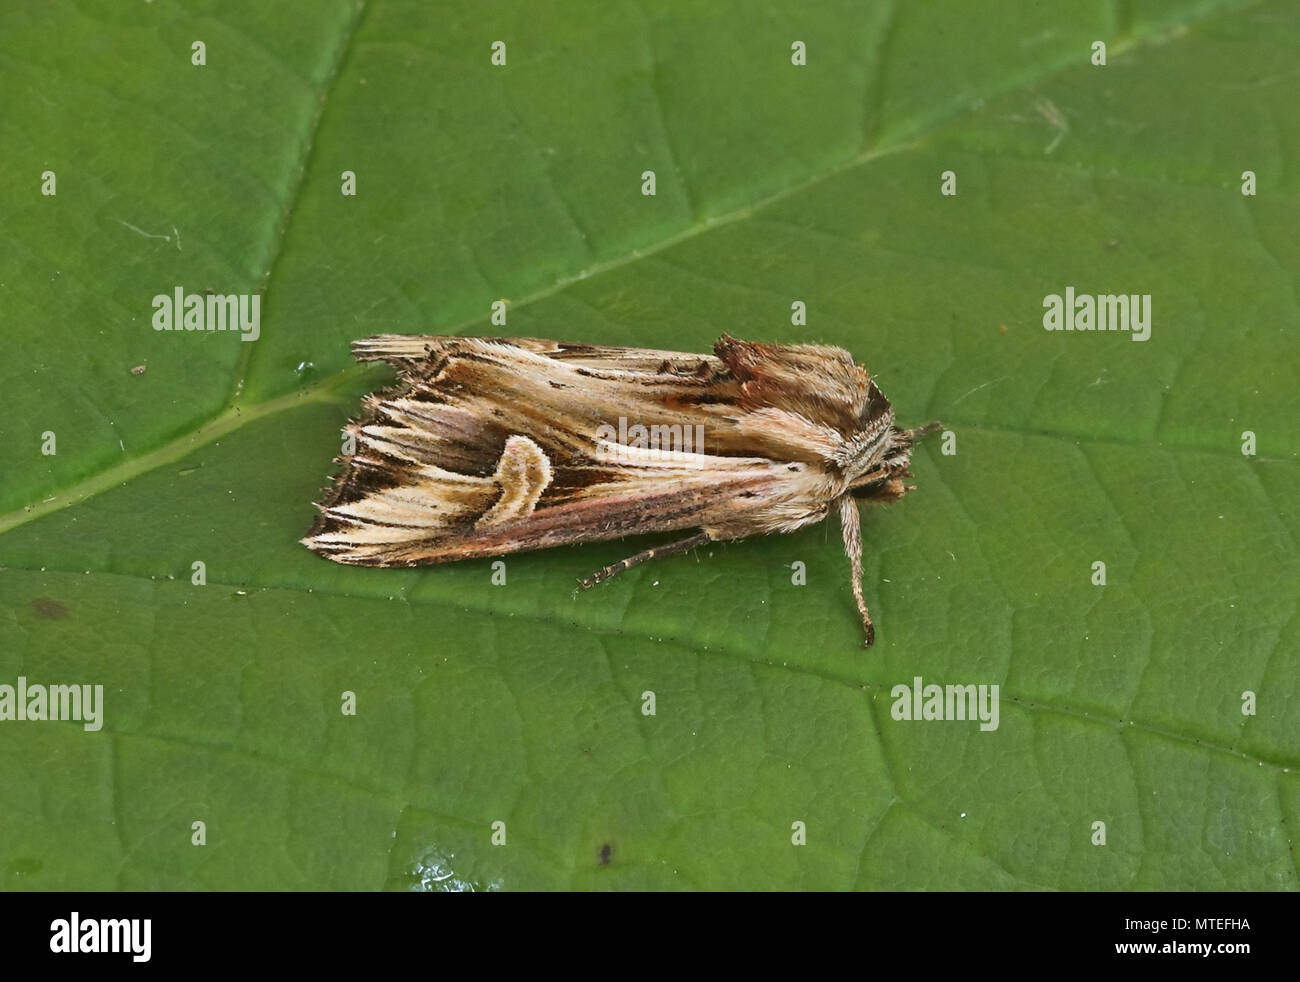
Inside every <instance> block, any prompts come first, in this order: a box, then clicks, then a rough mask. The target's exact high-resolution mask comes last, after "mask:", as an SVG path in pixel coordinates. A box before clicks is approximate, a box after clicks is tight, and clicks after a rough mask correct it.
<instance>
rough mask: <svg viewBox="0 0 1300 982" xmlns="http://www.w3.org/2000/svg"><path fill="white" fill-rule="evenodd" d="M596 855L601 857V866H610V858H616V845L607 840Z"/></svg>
mask: <svg viewBox="0 0 1300 982" xmlns="http://www.w3.org/2000/svg"><path fill="white" fill-rule="evenodd" d="M596 855H597V856H598V857H599V858H600V865H601V866H608V865H609V862H610V860H611V859H613V858H614V847H613V846H612V845H610V844H609V843H608V842H606V843H605V844H604V845H603V846H601V847H600V851H599V852H598V853H597V854H596Z"/></svg>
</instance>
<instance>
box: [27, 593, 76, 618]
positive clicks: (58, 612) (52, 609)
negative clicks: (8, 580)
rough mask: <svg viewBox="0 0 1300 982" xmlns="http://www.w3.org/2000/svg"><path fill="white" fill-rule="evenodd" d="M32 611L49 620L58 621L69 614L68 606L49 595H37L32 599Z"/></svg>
mask: <svg viewBox="0 0 1300 982" xmlns="http://www.w3.org/2000/svg"><path fill="white" fill-rule="evenodd" d="M32 613H33V614H35V615H36V616H37V617H42V618H44V619H45V620H47V621H57V620H61V619H62V618H64V617H67V616H68V608H67V607H65V606H64V605H63V604H61V603H59V602H58V601H57V600H51V599H50V598H49V597H37V598H36V599H35V600H33V601H32Z"/></svg>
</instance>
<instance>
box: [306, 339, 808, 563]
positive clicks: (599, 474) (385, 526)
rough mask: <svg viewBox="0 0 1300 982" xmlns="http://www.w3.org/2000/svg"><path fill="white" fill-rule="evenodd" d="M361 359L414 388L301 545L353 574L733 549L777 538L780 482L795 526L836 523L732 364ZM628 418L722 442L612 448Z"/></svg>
mask: <svg viewBox="0 0 1300 982" xmlns="http://www.w3.org/2000/svg"><path fill="white" fill-rule="evenodd" d="M354 351H355V353H356V355H357V357H358V358H360V359H362V360H384V361H389V362H391V363H393V364H394V365H395V366H396V367H397V368H398V384H397V386H396V387H395V388H393V389H391V390H388V391H386V392H381V393H376V394H374V395H371V396H369V397H367V399H366V400H365V403H364V409H365V412H364V414H363V416H362V418H361V419H359V420H357V421H354V422H353V423H351V424H349V426H348V431H349V432H350V433H351V434H352V436H353V438H354V440H355V445H356V450H355V452H354V453H353V454H351V455H349V456H347V457H344V458H341V462H342V464H343V469H342V471H341V472H340V474H339V476H338V477H337V478H336V480H335V482H334V485H333V486H332V488H330V489H329V490H328V491H327V493H326V496H325V498H324V500H323V501H322V502H321V504H320V505H319V508H320V510H321V514H320V515H319V517H318V518H317V520H316V522H315V524H314V525H313V527H312V529H311V530H310V532H309V533H308V535H307V537H306V538H304V539H303V542H304V544H306V545H307V546H309V547H310V548H312V549H314V550H315V551H317V552H319V553H321V554H323V555H326V556H328V557H329V558H331V559H334V560H336V561H338V562H344V563H351V564H356V565H378V566H409V565H419V564H423V563H433V562H445V561H452V560H457V559H465V558H471V557H476V556H494V555H500V554H503V553H506V552H513V551H518V550H521V549H537V548H544V547H547V546H552V545H561V544H565V543H573V542H585V541H595V540H604V539H611V538H618V537H621V536H625V535H630V534H636V533H643V532H647V533H648V532H660V531H669V530H675V529H684V528H704V529H710V530H712V531H713V532H714V533H715V537H717V538H735V537H740V536H743V535H750V534H757V533H759V532H762V531H771V530H772V528H769V527H767V526H768V525H770V524H771V522H770V521H768V522H767V523H766V524H765V523H764V521H763V520H762V519H761V518H759V517H758V516H757V515H754V514H752V513H754V512H756V511H758V510H759V509H757V508H755V507H752V506H751V507H749V508H746V507H745V504H744V503H745V502H753V503H755V504H758V503H763V504H764V505H769V504H770V498H771V493H772V491H773V489H774V488H777V487H788V488H789V493H788V494H786V495H785V496H784V504H780V505H779V506H778V508H777V511H778V512H780V513H781V516H780V524H782V525H784V524H788V523H789V522H790V521H791V520H794V521H805V520H815V518H814V517H813V515H814V514H816V517H820V514H821V513H823V512H822V510H821V509H818V508H814V509H812V511H811V512H810V511H809V509H807V508H806V507H803V506H801V505H800V504H799V502H800V501H806V495H805V494H803V493H801V491H800V490H799V488H798V487H797V485H800V484H805V483H807V482H808V480H809V479H810V478H812V477H813V476H814V475H813V474H812V472H811V471H810V469H809V468H807V467H805V466H803V465H797V464H793V461H794V460H796V459H797V458H795V457H792V456H790V455H789V454H787V453H786V452H785V451H786V450H791V451H798V452H799V453H802V454H803V455H805V456H809V455H808V452H807V448H806V446H805V445H804V444H803V443H801V442H800V441H798V440H795V441H794V443H793V445H792V446H790V447H786V446H785V444H787V443H790V440H789V437H788V435H787V434H785V433H784V432H783V431H782V430H781V429H780V427H778V426H776V425H774V424H775V421H774V420H766V421H764V420H763V419H762V418H756V417H755V415H754V413H753V412H752V411H751V410H746V409H744V408H742V407H741V406H740V405H739V402H738V400H739V399H740V396H741V391H740V389H741V385H742V383H740V382H739V381H738V380H737V379H736V378H735V377H734V376H733V375H732V374H731V372H730V371H729V370H728V368H727V366H726V363H725V361H724V360H723V359H722V358H719V357H717V356H710V355H700V354H691V353H685V352H672V351H659V350H652V349H641V348H611V347H601V346H593V345H577V344H572V345H571V344H562V343H559V342H554V341H544V340H540V339H532V338H465V337H440V336H421V335H416V336H406V335H383V336H379V337H377V338H367V339H363V340H361V341H358V342H356V343H355V345H354ZM620 416H621V417H622V418H623V419H625V420H626V419H634V420H636V421H637V422H639V423H641V424H643V425H647V426H649V425H662V426H668V427H674V426H675V427H677V428H678V429H680V430H683V431H684V430H685V428H687V427H689V428H692V430H694V428H695V427H702V428H703V430H702V432H705V433H708V434H709V435H710V436H711V437H712V440H713V442H716V444H717V445H716V447H714V446H707V447H704V448H702V449H703V451H704V452H690V453H676V454H669V455H665V454H662V453H657V452H655V451H653V450H646V449H638V448H636V447H631V446H625V445H623V444H620V443H617V442H613V441H611V440H608V439H601V438H600V437H599V435H598V429H599V427H600V426H601V424H604V425H606V426H609V427H611V428H616V427H617V425H618V422H619V417H620ZM811 460H812V457H811V456H809V461H811ZM737 502H739V503H740V506H739V507H738V506H737ZM769 510H770V509H769ZM805 513H807V514H805Z"/></svg>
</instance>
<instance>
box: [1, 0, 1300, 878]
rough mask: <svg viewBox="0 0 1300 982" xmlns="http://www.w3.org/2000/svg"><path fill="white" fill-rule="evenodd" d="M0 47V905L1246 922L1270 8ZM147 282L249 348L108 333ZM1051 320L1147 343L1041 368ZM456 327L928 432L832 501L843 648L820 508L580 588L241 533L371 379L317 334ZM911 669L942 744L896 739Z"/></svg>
mask: <svg viewBox="0 0 1300 982" xmlns="http://www.w3.org/2000/svg"><path fill="white" fill-rule="evenodd" d="M11 6H12V8H13V9H10V8H6V9H5V10H4V11H3V13H0V66H2V67H3V70H4V73H5V77H6V85H5V87H4V89H3V92H0V105H2V106H3V111H0V144H3V146H4V147H5V148H6V153H5V162H4V166H3V169H2V171H0V209H2V212H0V219H2V220H0V241H3V246H4V248H3V250H0V302H2V303H3V310H4V313H5V320H6V339H7V341H8V356H7V357H6V358H5V359H4V363H3V365H0V381H2V383H3V387H4V391H5V393H6V397H7V407H8V411H7V412H6V413H5V414H4V416H3V418H0V445H2V446H4V447H5V448H6V466H5V472H4V480H3V482H0V566H3V567H4V568H3V571H2V572H0V603H2V607H0V684H9V685H13V684H15V683H16V681H17V679H18V677H19V676H22V677H24V678H25V679H27V680H28V682H30V683H34V684H36V683H40V684H72V683H87V684H98V685H103V687H104V714H103V727H102V729H100V730H97V731H87V730H85V729H84V728H83V726H81V725H80V724H78V723H76V722H57V723H56V722H47V723H44V724H42V723H38V722H33V721H17V720H4V721H0V824H2V825H3V828H4V830H5V834H4V835H3V837H0V877H2V878H0V882H2V883H3V884H4V885H5V886H6V887H8V888H11V889H114V888H123V889H159V888H173V889H194V888H215V889H238V888H253V889H262V888H267V889H272V888H289V889H296V888H313V889H322V888H325V889H329V888H339V889H379V888H388V889H414V890H418V889H468V888H473V889H496V888H505V889H527V888H543V889H547V888H580V889H586V888H602V889H603V888H653V889H663V888H741V889H761V888H813V889H844V888H868V889H876V888H890V889H898V888H902V889H963V888H981V889H983V888H992V889H1003V888H1009V889H1023V888H1029V889H1039V888H1056V889H1075V890H1078V889H1295V888H1296V886H1297V874H1296V854H1295V847H1293V846H1292V844H1291V841H1290V836H1289V833H1288V832H1287V827H1288V826H1291V827H1294V826H1295V825H1296V822H1297V819H1298V818H1300V782H1298V781H1297V778H1296V774H1295V771H1296V768H1297V767H1300V751H1298V750H1297V734H1298V733H1300V691H1297V679H1300V665H1298V664H1297V652H1298V651H1300V644H1298V643H1297V642H1298V641H1300V638H1298V634H1300V631H1298V628H1297V624H1298V621H1297V616H1296V608H1297V596H1298V595H1300V590H1298V589H1297V588H1298V587H1300V555H1298V553H1297V545H1296V541H1297V536H1300V527H1298V526H1300V519H1298V516H1300V482H1297V455H1298V454H1300V425H1298V423H1297V420H1300V394H1298V391H1300V390H1297V386H1296V384H1295V381H1296V378H1297V377H1300V348H1297V345H1296V343H1295V337H1296V332H1297V331H1298V330H1300V310H1298V309H1297V295H1296V289H1297V287H1296V282H1297V277H1296V272H1297V269H1298V268H1300V244H1298V243H1300V240H1297V238H1296V236H1295V228H1296V227H1297V224H1300V197H1298V194H1300V186H1298V181H1300V176H1298V175H1300V170H1298V169H1297V167H1296V162H1297V160H1298V159H1300V117H1298V110H1297V104H1296V101H1295V98H1294V84H1293V83H1294V77H1295V67H1294V51H1295V50H1296V45H1297V43H1300V13H1297V11H1296V10H1295V9H1294V7H1293V5H1290V4H1287V3H1285V2H1283V0H1275V2H1271V3H1233V2H1219V3H1215V2H1206V0H1198V2H1193V0H1188V2H1185V3H1167V2H1162V3H1148V2H1129V3H1124V4H1118V5H1114V6H1112V5H1108V4H1098V3H1093V2H1086V3H1085V2H1063V3H1054V4H1039V3H1033V2H1029V0H1022V2H1014V3H1004V4H999V5H997V7H996V9H994V8H986V9H984V10H981V11H980V12H978V13H977V12H975V11H974V10H971V9H970V8H969V5H967V4H962V3H959V2H956V0H950V2H947V3H938V2H934V3H925V4H921V3H907V4H904V3H898V4H885V3H879V4H871V5H865V4H858V3H850V2H847V0H845V2H840V3H825V4H819V5H816V6H815V9H814V8H813V7H810V6H809V5H807V4H795V3H790V4H769V5H754V4H748V3H743V2H741V0H734V2H726V3H723V2H716V3H710V4H699V3H693V2H686V0H681V2H674V3H660V4H655V5H649V4H636V3H631V2H628V3H622V2H619V3H611V4H600V5H594V6H592V5H583V6H582V8H581V9H579V8H578V7H576V6H574V7H573V8H568V9H554V8H552V7H539V6H538V5H536V4H523V3H517V4H506V5H491V7H490V9H484V5H482V4H476V3H455V4H443V5H439V8H440V9H439V10H438V11H436V12H435V11H433V10H432V9H430V8H428V7H426V6H425V5H418V4H412V3H406V4H402V3H392V2H382V0H370V2H369V3H366V4H364V5H363V4H360V3H352V2H343V0H336V2H321V3H317V4H312V5H310V6H302V5H294V6H293V7H292V9H290V8H288V7H287V6H280V5H272V4H263V3H253V2H240V3H232V2H223V3H220V4H218V3H216V2H209V3H196V4H192V5H190V9H188V10H180V9H177V8H176V7H174V6H172V5H166V4H160V3H155V4H130V5H128V4H122V3H117V2H112V0H80V2H78V3H75V4H74V3H70V2H51V3H48V4H44V5H41V6H40V7H39V9H38V8H37V7H35V6H32V5H11ZM53 37H57V38H58V44H57V45H55V44H50V43H49V39H50V38H53ZM196 40H201V41H203V42H204V43H205V45H206V64H204V65H202V66H196V65H194V64H192V62H191V51H192V49H191V45H192V44H193V42H194V41H196ZM497 40H502V41H504V42H505V43H506V46H507V63H506V65H505V66H503V67H494V66H493V65H492V64H491V61H490V56H491V45H492V42H494V41H497ZM795 41H803V42H805V44H806V50H807V64H806V65H804V66H797V65H794V64H792V63H791V51H792V49H791V45H792V43H793V42H795ZM1095 41H1103V42H1105V44H1106V45H1107V64H1106V65H1105V66H1104V67H1103V66H1095V65H1093V64H1091V63H1090V57H1091V54H1092V45H1093V42H1095ZM646 170H653V171H655V173H656V177H657V194H656V195H655V196H653V197H648V196H643V195H642V194H641V184H642V173H643V172H644V171H646ZM1247 170H1249V171H1253V172H1254V173H1255V174H1256V176H1257V181H1258V194H1257V195H1256V196H1244V195H1243V194H1242V191H1241V185H1242V172H1243V171H1247ZM45 171H53V172H54V173H55V175H56V179H57V194H55V195H53V196H48V195H42V194H41V185H42V180H43V179H42V173H43V172H45ZM344 171H352V172H354V173H355V175H356V187H357V193H356V195H355V196H345V195H343V194H341V193H340V188H341V185H342V180H343V179H342V176H341V175H342V173H343V172H344ZM945 171H952V172H954V173H955V174H956V180H957V189H958V193H957V195H956V196H945V195H943V194H941V193H940V185H941V175H942V174H943V172H945ZM177 287H180V288H182V289H183V290H185V291H188V292H190V293H202V292H203V291H205V290H212V291H215V292H216V293H219V294H227V293H252V292H255V291H256V292H258V293H260V294H262V296H263V300H264V304H263V307H262V311H261V313H262V326H261V332H262V333H261V337H260V338H259V339H258V340H257V341H255V342H252V343H245V342H243V341H241V340H240V338H239V336H238V335H235V334H229V333H204V334H196V333H189V332H184V331H181V332H167V333H164V332H160V331H155V330H153V329H152V327H151V317H152V315H153V310H152V307H151V301H152V298H153V297H154V296H155V295H158V294H170V293H171V292H172V290H174V289H175V288H177ZM1067 287H1073V288H1074V289H1075V290H1077V291H1078V292H1080V293H1089V294H1105V293H1112V292H1124V293H1133V294H1150V295H1151V296H1152V311H1153V317H1152V330H1151V337H1150V339H1149V340H1148V341H1146V342H1141V343H1135V342H1134V341H1133V340H1132V338H1131V337H1130V336H1128V335H1126V334H1122V333H1109V332H1108V333H1105V334H1099V333H1066V332H1048V331H1045V330H1044V329H1043V327H1042V318H1043V298H1044V297H1046V296H1048V295H1050V294H1054V293H1063V292H1064V290H1065V289H1066V288H1067ZM502 298H504V299H506V300H508V301H509V305H508V311H509V324H508V333H510V334H516V335H532V336H541V337H553V338H559V339H563V340H575V341H593V342H600V343H607V344H635V345H645V346H653V347H663V348H669V349H678V350H686V351H705V350H708V349H709V347H710V345H711V344H712V342H713V341H714V340H716V338H717V336H718V335H719V334H720V333H722V332H723V331H727V332H729V333H732V334H735V335H738V336H741V337H747V338H755V339H771V340H784V341H805V340H816V341H823V342H827V343H833V344H837V345H841V346H843V347H845V348H847V349H849V350H850V351H852V352H853V353H854V354H855V356H856V357H857V358H858V359H859V360H860V361H861V362H863V363H864V364H865V365H867V367H868V368H869V369H870V370H871V371H872V373H873V375H874V376H875V377H876V378H877V379H878V381H879V382H880V384H881V386H882V388H883V389H884V391H885V392H886V394H887V395H888V396H889V397H890V398H891V400H892V401H893V403H894V405H895V408H896V410H897V411H898V413H899V418H900V419H901V420H902V421H903V422H905V423H907V424H909V425H914V424H918V423H922V422H926V421H928V420H930V419H934V418H937V419H940V420H942V421H943V423H944V424H945V426H946V427H947V428H948V429H949V430H951V431H952V432H953V433H954V434H955V440H956V444H955V446H956V453H955V454H953V455H948V454H945V453H944V452H942V445H941V441H940V440H939V439H938V438H931V439H930V440H929V441H928V442H927V443H926V444H924V446H923V448H922V449H921V450H920V451H919V452H918V454H917V456H916V458H915V461H914V470H915V473H916V484H917V485H918V490H917V491H916V492H915V493H913V494H910V495H908V497H907V499H906V500H905V501H903V502H902V503H900V504H898V505H895V506H892V507H889V508H883V509H873V510H869V511H865V512H864V539H865V542H866V550H867V557H866V562H867V574H866V577H865V589H866V594H867V597H868V600H869V602H870V604H871V607H872V611H873V614H874V615H875V617H876V620H877V624H878V626H879V639H878V641H877V644H876V647H875V648H874V649H872V650H871V651H869V652H864V651H862V650H861V649H860V647H859V645H860V640H861V639H860V626H859V624H858V622H857V618H856V614H855V612H854V608H853V604H852V600H851V598H850V595H849V584H848V582H847V580H848V571H847V563H846V561H845V559H844V557H843V555H842V550H841V547H840V545H839V533H838V530H837V529H836V528H835V527H834V522H833V521H831V522H828V523H826V524H825V525H821V526H816V527H813V528H811V529H807V530H804V531H802V532H800V533H798V534H795V535H790V536H774V537H768V538H766V539H762V540H750V541H745V542H740V543H732V544H727V545H720V546H715V547H713V548H709V549H706V550H701V551H698V552H697V553H695V554H693V555H689V556H683V557H678V558H674V559H668V560H664V561H662V562H656V563H652V564H648V565H646V566H643V567H639V568H638V569H635V570H632V571H630V572H628V573H627V574H625V575H623V576H621V577H619V578H616V579H615V580H614V581H612V582H610V583H609V584H606V585H603V586H601V587H600V588H599V589H597V590H593V591H587V592H584V593H583V594H582V595H580V596H574V595H573V587H574V585H575V580H576V579H577V578H578V577H580V576H582V575H583V574H585V573H588V572H590V571H591V570H592V569H594V568H597V567H599V566H601V565H603V564H605V563H608V562H611V561H614V560H616V559H618V558H620V557H621V556H623V555H626V554H628V553H630V552H632V551H634V550H635V549H637V548H639V547H640V546H639V544H633V543H631V542H612V543H605V544H600V545H591V546H584V547H575V548H565V549H556V550H549V551H544V552H537V553H530V554H519V555H514V556H510V557H508V559H507V561H506V569H507V583H506V585H504V586H494V585H493V584H492V582H491V561H487V560H485V561H470V562H464V563H459V564H453V565H451V566H446V567H431V568H426V569H420V570H380V569H353V568H344V567H341V566H336V565H334V564H331V563H328V562H325V561H322V560H321V559H320V558H318V557H316V556H313V555H312V554H311V553H309V552H308V551H307V550H306V549H304V548H303V547H302V546H300V545H299V544H298V543H297V539H298V538H299V537H300V536H301V535H302V534H303V533H304V531H305V530H306V528H307V526H308V525H309V524H310V521H311V518H312V514H313V512H312V509H311V504H310V503H311V501H312V500H313V499H314V498H315V497H316V494H317V489H318V488H320V487H321V485H322V484H324V483H325V482H326V481H327V480H328V477H329V474H330V471H331V464H330V463H329V462H330V459H331V458H332V457H333V456H334V455H335V454H336V453H337V452H338V447H339V428H340V426H341V425H342V423H343V422H344V421H345V420H346V419H347V418H348V416H349V415H351V414H353V413H355V412H356V411H357V407H358V401H359V399H360V397H361V395H362V394H364V393H365V392H367V391H370V390H372V389H374V388H377V387H380V386H382V385H384V384H387V380H388V378H389V375H388V373H387V372H386V371H385V370H383V369H376V368H373V367H372V368H366V369H362V368H359V367H357V366H354V365H352V364H350V358H349V354H348V342H349V341H351V340H352V339H354V338H358V337H363V336H365V335H368V334H372V333H376V332H388V331H394V332H408V333H501V329H500V328H494V327H493V326H491V325H490V324H489V323H488V321H487V316H488V312H489V306H490V304H491V303H492V302H493V301H494V300H497V299H502ZM795 300H803V301H805V302H806V303H807V309H808V324H807V326H806V327H794V326H792V325H791V321H790V311H791V303H792V302H793V301H795ZM140 365H144V366H145V370H144V372H143V373H140V374H134V373H132V371H131V369H133V368H135V367H136V366H140ZM1244 431H1251V432H1252V433H1254V434H1255V437H1256V440H1257V454H1256V455H1255V456H1246V455H1243V453H1242V445H1243V432H1244ZM50 433H52V434H53V435H54V436H53V438H54V441H55V449H56V451H57V452H56V453H55V454H54V455H48V454H44V453H42V447H43V445H45V444H47V442H48V441H47V436H46V434H50ZM796 562H799V563H804V564H805V566H806V570H807V585H806V586H796V585H794V584H793V582H792V579H793V573H792V566H793V564H794V563H796ZM1095 562H1104V563H1105V564H1106V584H1105V585H1104V586H1096V585H1093V575H1094V574H1093V564H1094V563H1095ZM195 563H202V564H204V565H203V569H204V570H205V576H206V583H205V585H202V586H199V585H194V583H193V581H192V578H193V577H194V576H195V574H194V564H195ZM917 677H919V678H921V679H922V680H923V682H924V683H936V684H939V685H945V684H967V683H969V684H975V685H993V684H996V685H998V686H999V687H1000V689H999V692H1000V713H999V725H998V727H997V728H996V729H993V730H988V731H981V729H980V728H979V725H978V723H977V722H973V721H901V720H898V719H895V718H894V713H893V712H892V708H893V706H894V703H895V699H894V696H893V694H892V693H893V690H894V687H895V686H900V685H901V686H905V687H910V686H911V685H912V683H913V679H914V678H917ZM349 692H350V693H354V694H355V697H356V707H357V712H356V715H344V713H343V712H342V711H341V704H342V700H343V698H344V693H349ZM646 692H653V693H654V697H655V707H656V714H655V715H653V716H646V715H643V714H642V705H643V693H646ZM1247 693H1252V694H1253V698H1254V700H1255V712H1254V714H1252V715H1247V714H1244V713H1243V704H1244V702H1243V700H1245V699H1247V698H1249V697H1248V696H1247V695H1245V694H1247ZM195 822H203V823H204V828H205V833H206V844H205V845H202V846H197V845H194V844H192V837H193V836H194V834H195V833H194V831H193V823H195ZM495 822H504V823H505V827H506V830H507V832H506V835H507V841H506V844H505V845H493V844H492V829H493V823H495ZM796 822H802V823H804V825H805V827H806V835H807V844H806V845H793V844H792V827H793V824H794V823H796ZM1095 823H1104V825H1105V844H1104V845H1097V844H1094V840H1095V837H1096V828H1097V826H1096V825H1095Z"/></svg>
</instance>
